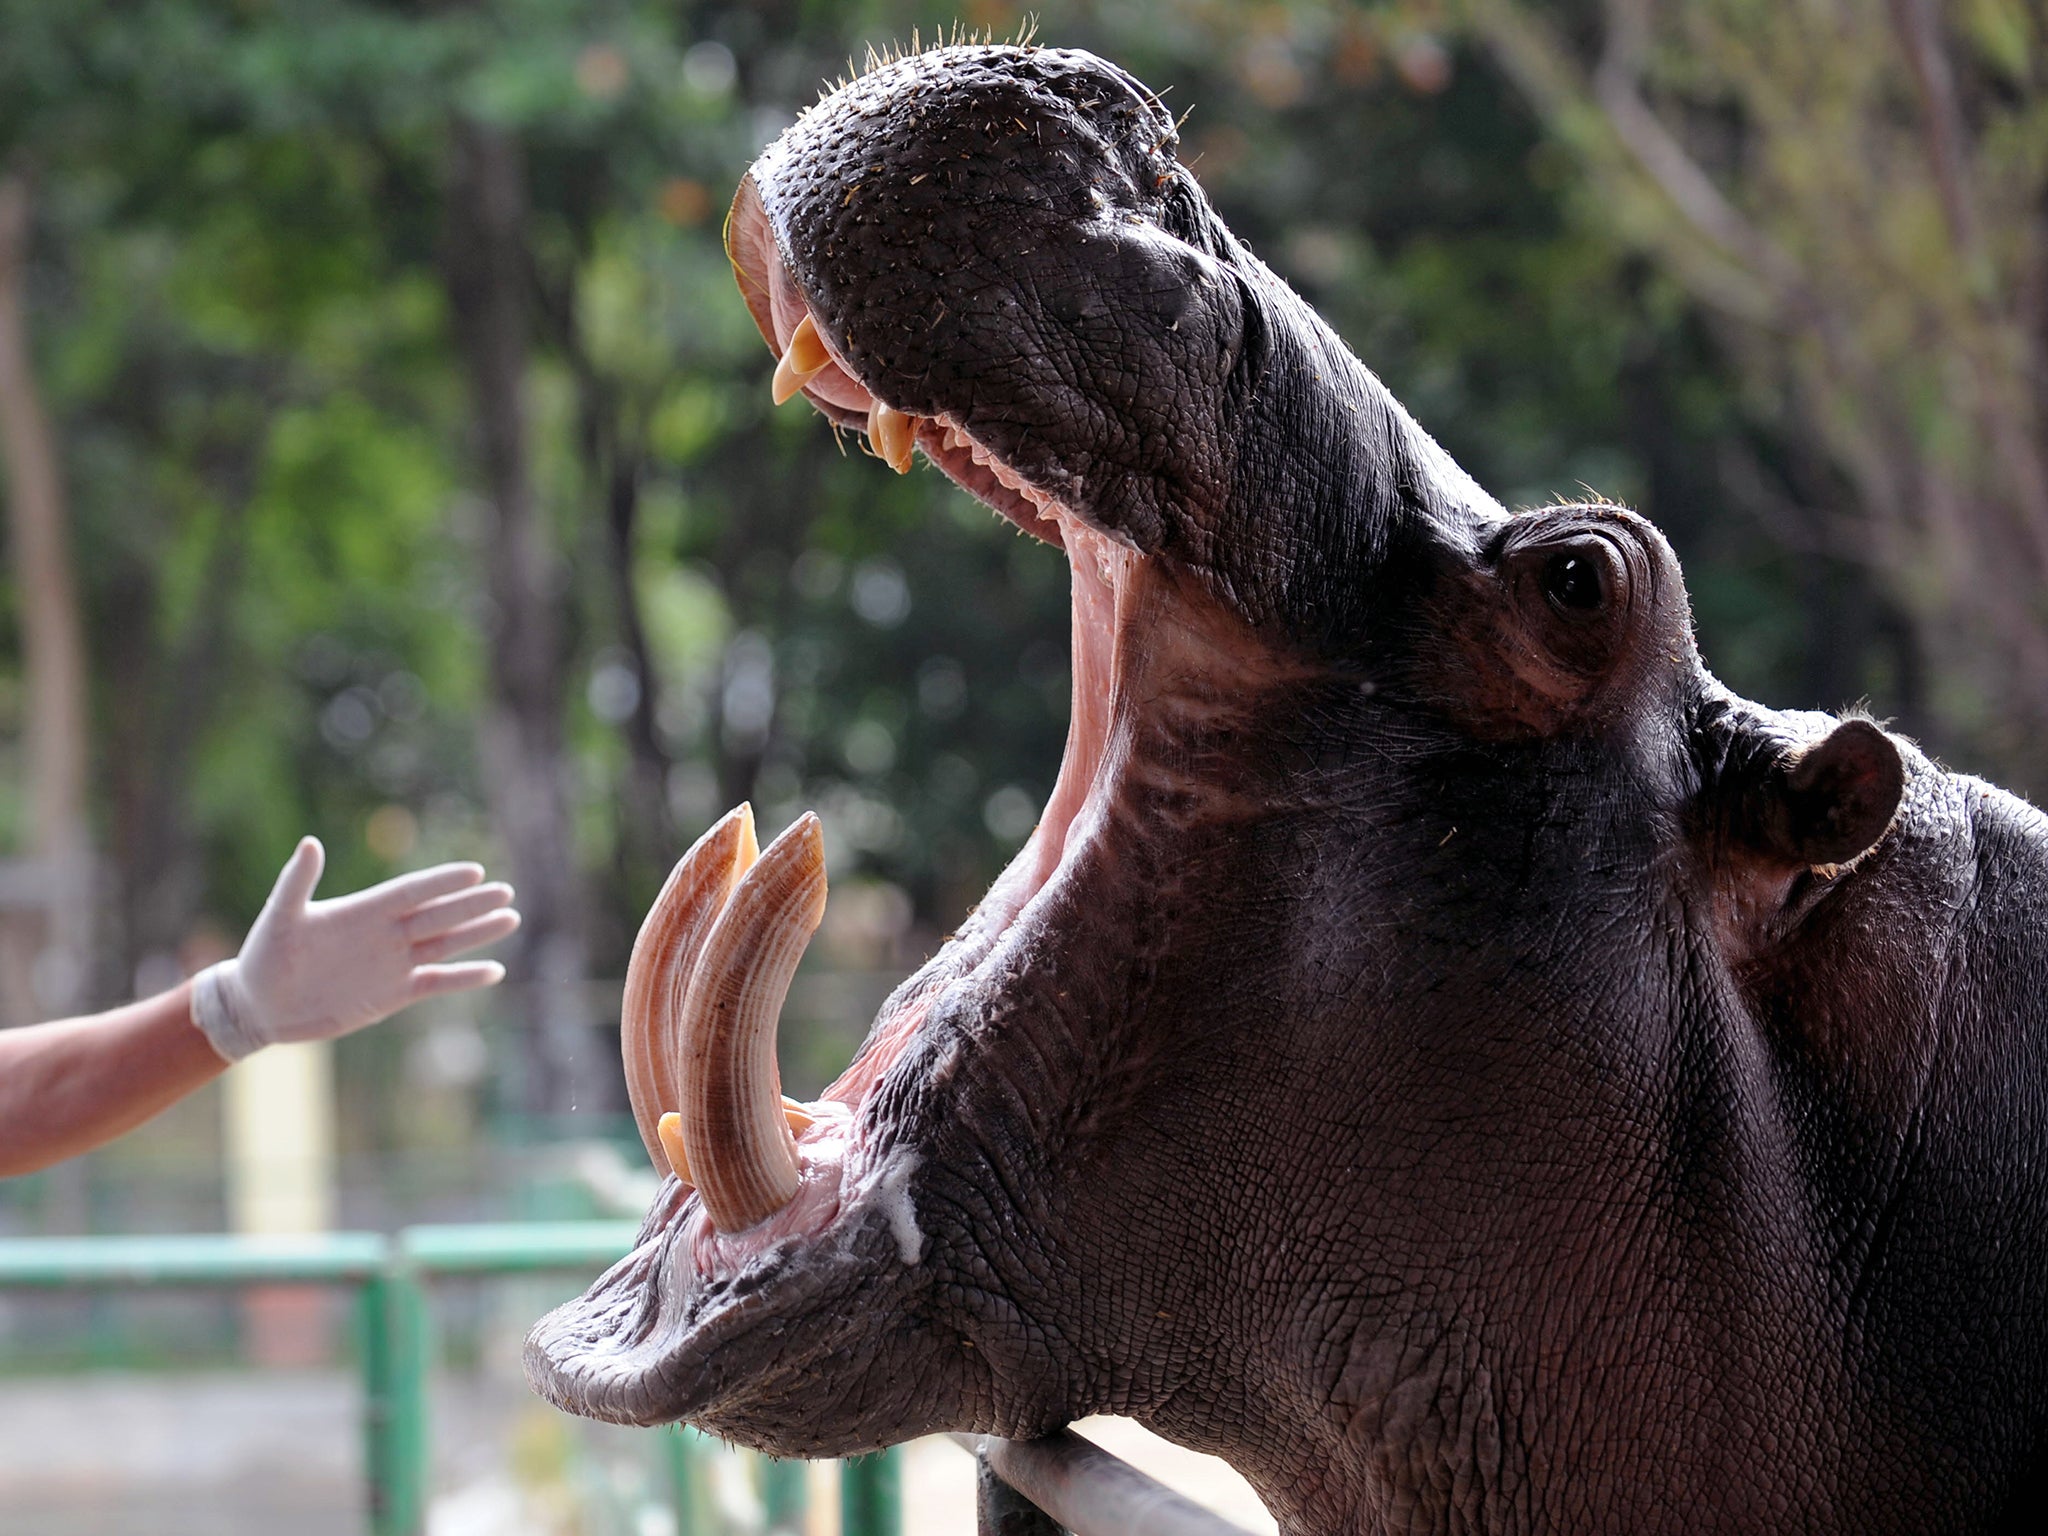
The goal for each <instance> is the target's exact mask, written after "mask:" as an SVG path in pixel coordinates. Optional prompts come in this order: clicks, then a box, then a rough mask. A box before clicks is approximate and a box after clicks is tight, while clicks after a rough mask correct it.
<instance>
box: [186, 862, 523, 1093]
mask: <svg viewBox="0 0 2048 1536" xmlns="http://www.w3.org/2000/svg"><path fill="white" fill-rule="evenodd" d="M326 858H327V856H326V853H325V852H324V851H323V850H322V848H321V847H320V840H319V839H318V838H316V837H307V838H302V839H300V841H299V846H298V847H297V848H296V849H294V850H293V852H292V856H291V858H290V859H288V860H287V861H286V862H285V866H284V870H283V872H282V873H280V874H279V875H278V877H277V884H276V885H275V886H274V887H273V888H272V889H271V892H270V899H269V900H268V901H266V902H265V903H264V904H263V911H262V913H261V914H260V915H259V916H258V917H257V919H256V923H255V926H253V927H252V928H250V930H249V936H248V938H246V939H244V940H243V941H242V952H241V953H240V954H239V955H237V956H236V957H235V958H234V959H232V960H223V961H222V962H221V963H220V964H218V965H214V966H209V967H208V968H207V969H205V970H203V971H201V972H200V973H199V974H198V975H197V976H196V977H194V978H193V982H192V1022H193V1023H194V1024H195V1025H197V1026H198V1027H199V1030H200V1032H201V1033H203V1034H204V1035H205V1036H206V1038H207V1040H208V1041H210V1042H211V1043H212V1045H213V1048H214V1050H215V1051H217V1052H218V1053H219V1054H220V1055H221V1057H222V1058H223V1059H224V1060H227V1061H239V1060H241V1059H242V1058H243V1057H244V1056H247V1055H248V1054H249V1053H250V1052H251V1051H254V1050H258V1049H260V1048H261V1047H263V1046H266V1045H276V1044H278V1043H280V1042H283V1041H296V1040H331V1039H333V1038H334V1037H335V1036H336V1035H345V1034H348V1033H349V1032H350V1031H351V1030H357V1029H361V1028H363V1027H364V1026H365V1025H367V1024H374V1023H376V1022H377V1021H378V1020H379V1019H383V1018H388V1017H389V1016H390V1015H392V1014H394V1013H396V1012H397V1011H398V1010H399V1009H401V1008H403V1007H405V1006H406V1005H407V1004H409V1003H416V1002H418V1001H419V1000H420V999H421V998H423V997H432V996H435V995H436V994H438V993H442V992H462V991H466V990H467V989H469V988H471V987H488V986H492V985H494V984H495V983H497V982H499V981H501V980H503V979H504V975H505V968H504V967H503V966H502V965H500V964H498V962H497V961H495V960H474V961H469V962H466V963H464V964H461V965H441V964H437V963H436V962H438V961H441V960H445V959H446V958H447V957H448V956H450V955H459V954H461V953H462V952H463V951H464V950H470V949H476V948H478V947H479V946H481V945H484V944H489V943H492V942H494V941H495V940H498V939H502V938H504V937H505V935H506V934H508V933H510V932H512V930H513V929H515V928H517V927H518V926H519V914H518V913H517V912H515V911H513V910H512V908H511V905H510V903H511V901H512V887H511V886H509V885H506V884H504V883H502V882H498V881H493V882H492V883H491V884H489V885H480V884H478V882H479V881H481V880H482V879H483V877H484V871H483V866H482V865H479V864H441V865H437V866H435V867H434V868H433V869H423V870H420V871H419V872H418V873H417V874H410V875H400V876H399V877H398V878H397V879H395V880H386V881H385V882H384V883H383V884H382V885H373V886H371V887H370V888H369V889H368V890H366V891H358V892H356V893H355V895H353V896H339V897H336V898H335V899H334V900H332V901H309V900H308V899H307V898H308V897H310V896H311V895H312V894H313V887H314V886H316V885H318V884H319V883H320V870H321V867H322V866H323V865H324V864H325V863H326Z"/></svg>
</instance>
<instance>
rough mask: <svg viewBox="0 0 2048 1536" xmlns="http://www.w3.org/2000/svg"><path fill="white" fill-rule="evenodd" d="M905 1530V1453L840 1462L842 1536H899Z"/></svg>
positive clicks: (860, 1457) (856, 1458)
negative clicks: (903, 1454) (903, 1456)
mask: <svg viewBox="0 0 2048 1536" xmlns="http://www.w3.org/2000/svg"><path fill="white" fill-rule="evenodd" d="M902 1529H903V1470H902V1453H901V1452H900V1451H896V1450H887V1451H877V1452H876V1453H875V1454H874V1455H872V1456H849V1457H848V1458H847V1459H846V1460H844V1461H842V1462H840V1463H839V1536H898V1533H900V1532H901V1531H902Z"/></svg>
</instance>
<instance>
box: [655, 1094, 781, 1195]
mask: <svg viewBox="0 0 2048 1536" xmlns="http://www.w3.org/2000/svg"><path fill="white" fill-rule="evenodd" d="M782 1118H783V1120H784V1121H786V1122H787V1123H788V1125H789V1134H790V1135H791V1136H794V1137H799V1138H801V1137H802V1135H803V1133H804V1132H805V1131H808V1130H809V1129H810V1128H811V1127H812V1126H814V1125H816V1124H817V1123H818V1117H817V1116H816V1115H814V1114H812V1113H811V1112H810V1111H809V1110H808V1109H806V1108H804V1106H803V1105H801V1104H799V1103H798V1102H797V1101H796V1100H795V1099H792V1098H791V1097H790V1096H789V1095H788V1094H786V1093H785V1094H784V1095H783V1096H782ZM655 1134H656V1135H658V1136H660V1137H661V1150H662V1151H663V1152H665V1153H667V1154H668V1166H669V1167H670V1168H671V1169H672V1170H674V1172H675V1176H676V1177H677V1178H679V1179H681V1180H682V1181H683V1182H684V1183H685V1184H690V1185H694V1184H696V1182H697V1181H696V1180H695V1179H693V1178H691V1177H690V1154H689V1153H688V1152H686V1151H684V1150H683V1117H682V1116H681V1115H679V1114H677V1113H676V1112H675V1111H674V1110H670V1111H669V1112H668V1113H667V1114H665V1115H663V1116H662V1117H661V1123H660V1124H659V1125H657V1126H656V1127H655Z"/></svg>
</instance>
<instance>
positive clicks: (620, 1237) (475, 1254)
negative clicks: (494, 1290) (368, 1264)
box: [398, 1221, 640, 1275]
mask: <svg viewBox="0 0 2048 1536" xmlns="http://www.w3.org/2000/svg"><path fill="white" fill-rule="evenodd" d="M639 1235H640V1224H639V1223H638V1222H637V1221H506V1222H476V1223H473V1224H465V1225H460V1226H420V1227H407V1228H406V1229H405V1230H404V1231H403V1232H401V1233H399V1234H398V1244H399V1251H400V1252H401V1253H403V1254H404V1255H405V1257H406V1258H407V1259H408V1260H409V1261H410V1262H411V1264H412V1266H413V1268H414V1269H415V1270H416V1271H417V1272H418V1273H420V1274H428V1275H511V1274H522V1273H526V1272H529V1271H532V1270H545V1269H601V1268H603V1267H604V1266H605V1265H607V1264H614V1263H617V1262H618V1261H619V1260H620V1259H622V1258H624V1257H625V1256H626V1255H627V1254H629V1253H631V1252H632V1251H633V1243H634V1240H635V1239H636V1238H637V1237H639Z"/></svg>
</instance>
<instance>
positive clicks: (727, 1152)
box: [680, 812, 825, 1232]
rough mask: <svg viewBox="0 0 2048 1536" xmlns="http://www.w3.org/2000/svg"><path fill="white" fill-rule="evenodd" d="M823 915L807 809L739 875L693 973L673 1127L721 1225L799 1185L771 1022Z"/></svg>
mask: <svg viewBox="0 0 2048 1536" xmlns="http://www.w3.org/2000/svg"><path fill="white" fill-rule="evenodd" d="M824 915H825V846H824V839H823V836H822V834H821V831H820V828H819V825H818V818H817V817H816V816H814V815H811V814H810V813H808V812H806V813H805V814H804V815H803V816H801V817H799V818H798V819H797V821H796V823H795V824H794V825H792V826H791V827H790V828H789V830H788V831H786V832H784V833H783V834H782V836H780V837H778V838H777V839H776V840H775V841H774V842H773V843H771V844H769V846H768V848H767V850H766V851H765V852H763V853H762V855H761V857H760V860H759V862H758V863H756V864H755V865H754V867H753V868H752V869H750V870H748V871H747V873H746V875H745V876H744V877H743V878H742V879H741V880H740V883H739V885H738V887H737V888H736V889H735V890H734V891H733V893H732V899H731V900H730V901H729V902H727V903H726V906H725V910H724V911H723V912H722V913H720V914H719V917H718V921H717V922H716V923H714V924H713V925H712V928H711V933H710V935H709V936H708V937H707V938H706V939H705V940H704V949H703V952H702V953H701V954H700V955H699V956H698V958H697V967H696V970H695V971H694V972H693V973H692V974H691V977H690V984H689V987H688V989H687V992H686V995H685V999H684V1003H683V1028H682V1046H683V1051H682V1064H683V1098H682V1115H681V1125H680V1130H681V1133H682V1143H683V1148H684V1161H685V1163H686V1164H687V1166H688V1167H689V1169H690V1174H691V1181H692V1182H693V1183H694V1184H695V1185H696V1186H697V1193H698V1195H699V1196H700V1197H701V1198H702V1199H703V1201H704V1209H705V1212H706V1213H707V1214H708V1215H709V1216H710V1217H711V1224H712V1225H713V1226H714V1227H716V1228H717V1229H718V1230H719V1231H721V1232H738V1231H741V1230H743V1229H745V1228H747V1227H751V1226H753V1225H754V1224H755V1223H756V1222H760V1221H764V1220H766V1219H767V1218H768V1217H770V1216H772V1215H774V1214H775V1213H776V1212H777V1211H779V1210H781V1209H782V1208H783V1206H785V1205H787V1204H788V1203H789V1201H790V1199H791V1198H792V1197H793V1196H794V1195H795V1194H796V1188H797V1173H798V1165H797V1156H796V1142H795V1140H794V1138H793V1137H792V1136H791V1135H790V1125H789V1121H788V1119H787V1118H786V1116H785V1114H784V1111H783V1099H782V1089H781V1081H780V1073H779V1072H778V1071H777V1069H776V1063H775V1028H776V1024H777V1022H778V1021H779V1020H780V1018H781V1014H782V1002H783V999H784V997H786V996H787V995H788V992H789V982H790V978H791V977H792V976H793V975H794V974H795V973H796V967H797V962H798V961H799V960H801V959H802V958H803V953H804V948H805V946H806V945H808V944H809V943H810V941H811V935H812V934H813V933H815V932H817V928H818V923H819V920H820V919H822V918H823V917H824Z"/></svg>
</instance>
